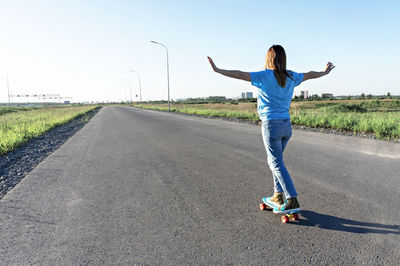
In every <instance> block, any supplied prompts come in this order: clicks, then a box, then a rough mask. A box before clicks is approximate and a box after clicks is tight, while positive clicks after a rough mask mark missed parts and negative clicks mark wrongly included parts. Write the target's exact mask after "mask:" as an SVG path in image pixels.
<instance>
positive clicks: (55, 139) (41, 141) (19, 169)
mask: <svg viewBox="0 0 400 266" xmlns="http://www.w3.org/2000/svg"><path fill="white" fill-rule="evenodd" d="M100 109H101V107H98V108H96V109H94V110H92V111H90V112H88V113H87V114H86V115H83V116H80V117H77V118H75V119H74V120H72V121H70V122H68V123H65V124H64V125H61V126H58V127H55V128H53V129H51V130H49V131H48V132H46V133H45V134H43V135H41V136H39V137H37V138H33V139H31V140H29V141H28V142H27V143H25V144H24V145H22V146H20V147H18V148H17V149H15V150H14V151H12V152H9V153H7V154H5V155H3V156H1V157H0V199H1V198H2V197H3V196H4V195H5V194H7V192H8V191H10V190H11V189H13V188H14V187H15V186H16V185H17V184H18V183H19V182H20V181H21V180H22V179H23V178H24V177H25V176H26V175H27V174H28V173H29V172H30V171H31V170H32V169H34V168H35V167H36V166H37V165H38V164H39V163H40V162H41V161H43V160H44V159H45V158H46V157H47V156H48V155H49V154H51V153H52V152H54V151H55V150H57V149H58V148H59V147H60V146H61V145H62V144H63V143H64V142H65V141H66V140H68V139H69V138H70V137H71V136H73V135H74V134H75V133H76V132H78V131H79V130H80V129H81V128H82V127H83V126H84V125H85V124H86V123H87V122H89V120H90V119H91V118H92V117H93V116H94V115H95V114H96V113H97V112H98V111H99V110H100Z"/></svg>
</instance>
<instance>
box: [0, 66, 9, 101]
mask: <svg viewBox="0 0 400 266" xmlns="http://www.w3.org/2000/svg"><path fill="white" fill-rule="evenodd" d="M0 70H1V71H4V72H5V73H6V79H7V95H8V104H10V83H9V82H8V72H7V70H5V69H2V68H0Z"/></svg>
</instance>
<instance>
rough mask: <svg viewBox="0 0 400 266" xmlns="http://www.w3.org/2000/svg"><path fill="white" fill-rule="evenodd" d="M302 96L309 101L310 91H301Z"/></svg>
mask: <svg viewBox="0 0 400 266" xmlns="http://www.w3.org/2000/svg"><path fill="white" fill-rule="evenodd" d="M300 96H302V97H303V99H307V98H308V91H301V92H300Z"/></svg>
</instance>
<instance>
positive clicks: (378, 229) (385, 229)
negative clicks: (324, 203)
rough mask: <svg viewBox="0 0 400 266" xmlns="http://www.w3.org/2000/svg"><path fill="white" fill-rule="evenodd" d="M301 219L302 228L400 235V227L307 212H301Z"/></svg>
mask: <svg viewBox="0 0 400 266" xmlns="http://www.w3.org/2000/svg"><path fill="white" fill-rule="evenodd" d="M301 217H302V218H300V220H299V223H298V225H301V226H317V227H319V228H323V229H328V230H335V231H343V232H350V233H357V234H367V233H373V234H398V235H400V225H385V224H379V223H367V222H359V221H355V220H350V219H344V218H339V217H335V216H332V215H327V214H321V213H316V212H313V211H307V210H304V211H301Z"/></svg>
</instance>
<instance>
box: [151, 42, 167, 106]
mask: <svg viewBox="0 0 400 266" xmlns="http://www.w3.org/2000/svg"><path fill="white" fill-rule="evenodd" d="M151 42H152V43H155V44H159V45H162V46H163V47H164V48H165V50H166V51H167V81H168V112H169V111H170V105H169V61H168V48H167V46H165V45H164V44H162V43H159V42H155V41H151Z"/></svg>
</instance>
